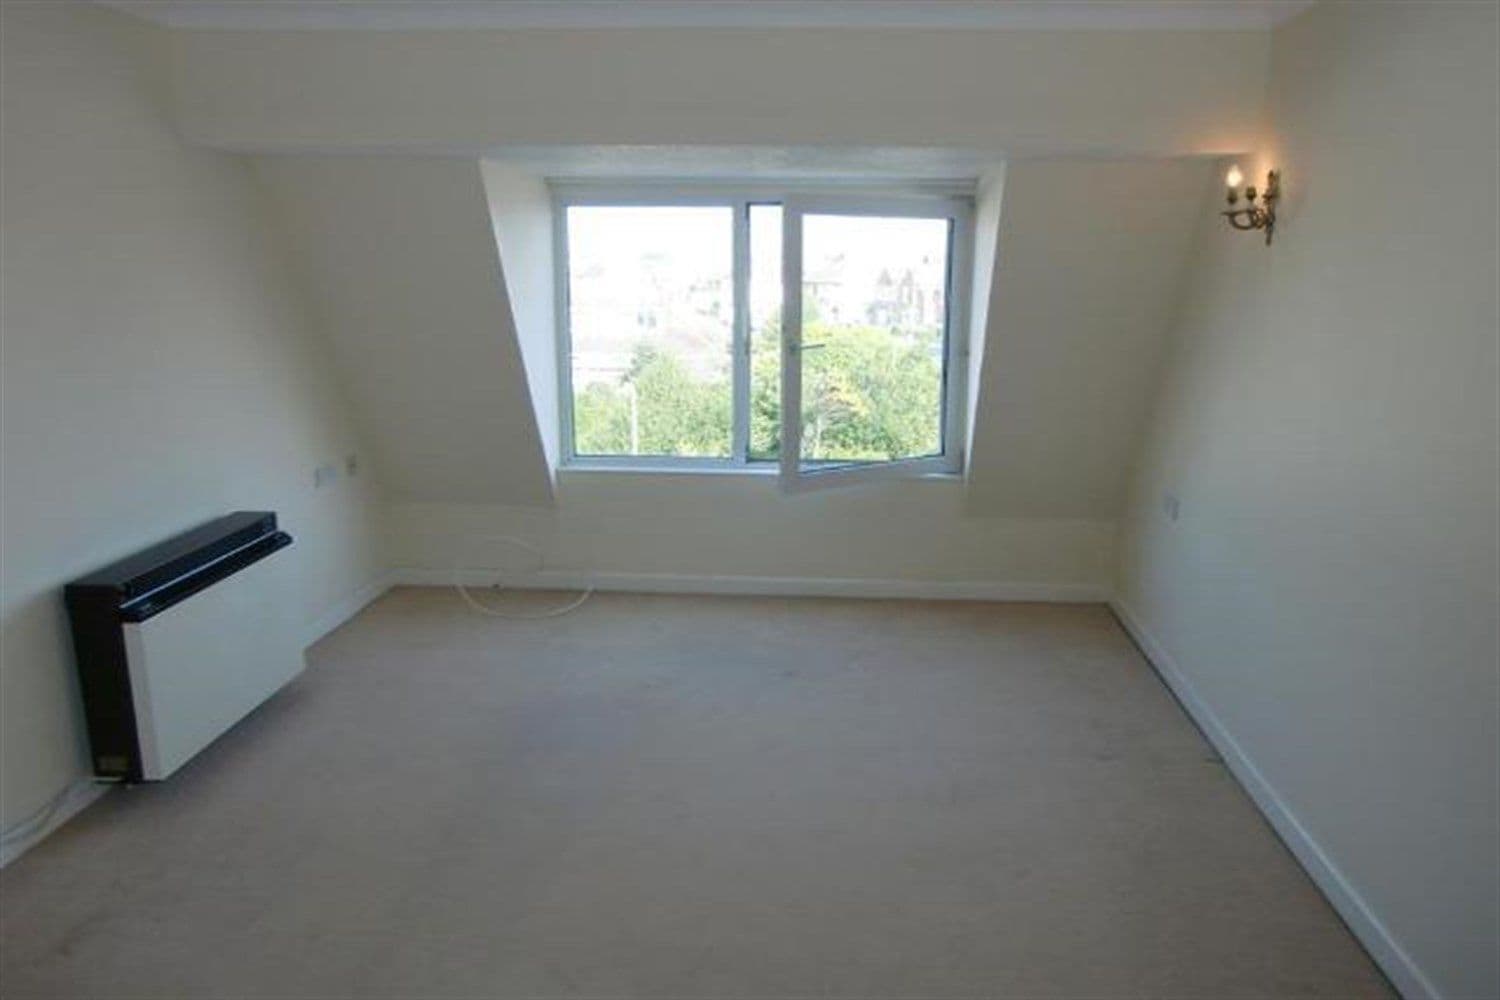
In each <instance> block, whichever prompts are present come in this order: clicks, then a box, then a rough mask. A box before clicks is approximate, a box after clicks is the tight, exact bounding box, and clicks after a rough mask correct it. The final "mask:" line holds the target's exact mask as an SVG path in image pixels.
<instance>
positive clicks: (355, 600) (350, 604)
mask: <svg viewBox="0 0 1500 1000" xmlns="http://www.w3.org/2000/svg"><path fill="white" fill-rule="evenodd" d="M395 583H396V578H395V574H393V573H381V574H380V575H379V576H377V577H376V578H375V579H373V580H371V581H370V582H369V583H367V584H365V585H364V586H363V587H360V588H359V589H358V590H356V591H355V592H354V593H352V594H350V595H349V596H348V597H346V598H344V599H343V600H342V601H339V602H338V603H336V604H334V605H333V606H332V607H330V608H328V609H327V610H326V611H324V612H323V613H322V614H321V615H319V616H318V617H317V618H315V619H313V621H312V623H311V624H309V625H308V626H307V631H306V632H305V633H304V637H303V640H302V645H303V647H304V648H306V647H307V646H311V645H312V644H313V643H315V642H317V641H318V640H319V639H321V638H323V637H324V636H325V635H327V634H328V633H330V632H332V631H333V630H334V629H336V628H338V627H339V626H340V625H342V624H344V623H345V622H346V621H348V620H349V619H351V618H353V617H354V616H355V615H357V614H359V613H360V612H361V611H363V610H364V609H365V608H366V607H368V606H369V605H370V604H372V603H374V601H375V600H376V599H377V598H379V597H380V596H381V595H382V594H384V593H385V592H386V591H387V590H390V589H391V587H393V586H395Z"/></svg>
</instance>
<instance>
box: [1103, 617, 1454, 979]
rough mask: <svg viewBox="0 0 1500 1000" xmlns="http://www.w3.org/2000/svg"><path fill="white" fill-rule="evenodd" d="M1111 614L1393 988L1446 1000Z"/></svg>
mask: <svg viewBox="0 0 1500 1000" xmlns="http://www.w3.org/2000/svg"><path fill="white" fill-rule="evenodd" d="M1109 606H1110V608H1111V609H1112V610H1113V611H1114V613H1115V616H1116V617H1117V618H1118V619H1119V620H1120V624H1121V625H1123V626H1124V627H1125V631H1127V632H1128V633H1130V636H1131V638H1133V639H1134V640H1135V642H1136V645H1138V646H1139V647H1140V648H1141V651H1142V652H1143V653H1144V654H1145V655H1146V660H1147V662H1149V663H1150V664H1151V666H1152V667H1153V668H1154V669H1155V670H1156V673H1157V675H1158V676H1160V677H1161V679H1162V682H1163V683H1164V684H1166V685H1167V687H1168V688H1170V689H1171V691H1172V693H1173V694H1174V695H1176V697H1177V700H1178V702H1179V703H1181V705H1182V707H1183V708H1184V709H1185V710H1186V711H1187V713H1188V715H1190V716H1191V717H1192V719H1193V721H1194V722H1195V723H1197V725H1198V728H1199V729H1200V730H1202V731H1203V735H1204V736H1206V737H1207V738H1208V741H1209V742H1210V743H1212V744H1213V745H1214V749H1215V750H1217V751H1218V752H1219V755H1220V756H1221V757H1223V758H1224V763H1225V764H1227V765H1228V766H1229V770H1230V772H1231V773H1232V774H1233V775H1234V776H1235V778H1236V779H1237V780H1238V781H1239V783H1240V785H1241V786H1242V787H1243V788H1244V789H1245V792H1246V793H1247V794H1248V795H1249V796H1250V798H1251V800H1252V801H1253V802H1254V803H1255V805H1256V807H1257V808H1258V809H1260V811H1261V814H1262V815H1263V816H1265V818H1266V821H1267V822H1269V823H1270V824H1271V827H1272V829H1274V830H1275V831H1276V833H1277V835H1278V836H1279V837H1280V838H1281V840H1282V842H1283V843H1284V844H1286V846H1287V849H1288V850H1290V851H1291V852H1292V854H1293V856H1294V857H1296V859H1297V861H1298V862H1299V863H1300V864H1301V865H1302V867H1303V869H1304V870H1306V872H1307V874H1308V875H1309V876H1310V877H1311V878H1312V880H1313V883H1314V884H1315V885H1317V887H1318V888H1319V889H1320V890H1321V891H1322V893H1323V895H1324V896H1325V897H1327V899H1328V901H1329V903H1331V904H1332V905H1333V908H1334V909H1335V910H1337V911H1338V914H1339V916H1340V917H1342V918H1343V920H1344V923H1345V924H1347V925H1348V926H1349V929H1350V930H1351V931H1352V932H1353V933H1354V936H1355V937H1357V938H1359V940H1360V943H1361V944H1363V945H1364V946H1365V950H1366V951H1368V952H1369V953H1370V957H1371V958H1373V959H1374V960H1375V962H1376V964H1378V965H1379V966H1380V968H1381V971H1383V972H1384V973H1385V974H1386V976H1387V977H1388V978H1389V979H1390V981H1391V983H1392V984H1393V985H1394V986H1395V987H1396V989H1398V990H1399V991H1400V992H1401V995H1402V996H1403V997H1405V998H1406V1000H1440V998H1441V996H1442V994H1440V993H1439V992H1438V990H1437V989H1436V987H1434V986H1433V984H1432V981H1431V980H1430V979H1428V978H1427V976H1426V975H1425V974H1424V973H1423V972H1422V970H1421V969H1420V968H1419V967H1418V966H1417V963H1416V962H1415V961H1413V959H1412V957H1411V955H1409V954H1408V953H1407V952H1406V949H1404V948H1402V947H1401V945H1400V943H1399V942H1397V941H1396V939H1395V938H1394V937H1392V936H1391V932H1390V930H1389V929H1387V928H1386V926H1385V924H1383V923H1381V921H1380V918H1379V917H1377V916H1375V914H1374V913H1373V912H1372V911H1371V910H1370V907H1369V905H1368V904H1367V903H1366V902H1365V901H1364V898H1363V897H1362V896H1361V895H1360V894H1359V890H1357V889H1356V888H1355V887H1354V886H1353V885H1352V884H1350V882H1349V880H1348V879H1347V878H1346V877H1345V876H1344V873H1343V872H1341V871H1340V870H1339V868H1338V866H1337V865H1336V864H1334V862H1333V859H1332V858H1330V857H1329V856H1328V854H1327V853H1326V852H1325V851H1324V850H1323V848H1322V845H1320V844H1319V843H1318V842H1317V841H1316V840H1314V839H1313V837H1312V835H1311V834H1310V833H1308V832H1307V828H1306V827H1304V826H1303V825H1302V823H1301V822H1300V821H1299V820H1298V819H1297V817H1296V815H1295V814H1294V813H1293V812H1292V811H1291V809H1290V808H1289V807H1288V806H1287V804H1286V803H1285V802H1284V801H1282V798H1281V796H1280V795H1278V794H1277V792H1276V790H1275V789H1274V788H1272V787H1271V785H1270V784H1269V783H1268V782H1267V781H1266V778H1265V776H1264V775H1263V774H1261V772H1260V769H1259V768H1257V767H1256V766H1255V762H1254V761H1253V760H1251V759H1250V757H1249V756H1248V755H1247V754H1246V753H1245V751H1244V750H1243V749H1242V748H1241V747H1240V745H1239V743H1237V742H1236V741H1235V739H1234V737H1233V736H1232V735H1230V733H1229V730H1228V729H1226V728H1225V726H1224V723H1223V722H1222V721H1221V720H1220V719H1219V717H1218V715H1216V714H1215V713H1214V710H1213V709H1212V708H1210V707H1209V705H1208V703H1207V702H1205V701H1203V699H1201V698H1200V697H1198V693H1197V692H1196V691H1195V690H1194V689H1193V685H1192V683H1191V682H1189V681H1188V679H1187V675H1186V674H1184V673H1183V672H1182V670H1181V669H1180V668H1178V666H1177V663H1176V661H1174V660H1173V659H1172V657H1171V655H1170V654H1169V653H1168V652H1167V651H1166V649H1164V648H1163V647H1162V645H1161V644H1160V643H1159V642H1157V641H1156V639H1155V638H1154V637H1153V636H1152V635H1151V633H1150V632H1148V631H1147V630H1146V627H1145V626H1144V625H1142V624H1141V621H1140V619H1139V618H1138V617H1137V616H1136V615H1135V614H1134V613H1133V612H1132V611H1131V610H1130V608H1129V606H1127V605H1126V604H1125V603H1124V602H1122V601H1121V600H1120V599H1119V598H1118V597H1116V598H1113V599H1112V600H1111V601H1110V602H1109Z"/></svg>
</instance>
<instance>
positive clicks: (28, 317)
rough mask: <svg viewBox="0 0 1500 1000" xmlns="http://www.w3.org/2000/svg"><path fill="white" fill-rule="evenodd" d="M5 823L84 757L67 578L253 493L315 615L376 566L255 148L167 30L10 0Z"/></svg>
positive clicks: (75, 772) (337, 403)
mask: <svg viewBox="0 0 1500 1000" xmlns="http://www.w3.org/2000/svg"><path fill="white" fill-rule="evenodd" d="M0 17H3V22H0V24H3V88H0V89H3V134H0V214H3V227H0V239H3V283H4V301H3V307H0V351H3V360H4V365H3V391H0V434H3V444H0V458H3V466H0V472H3V475H0V536H3V548H4V560H3V597H0V617H3V640H0V642H3V647H0V648H3V663H0V695H3V697H0V741H3V742H0V826H3V827H5V828H10V827H13V826H14V825H15V824H17V823H18V822H20V821H23V820H25V819H26V818H28V817H29V816H31V815H32V814H33V813H34V812H35V811H36V810H37V809H38V808H39V807H40V806H41V805H42V804H43V803H45V802H46V801H48V800H49V799H50V798H51V797H52V796H54V795H55V794H57V793H58V792H60V791H61V790H62V789H64V788H65V787H67V786H68V785H69V784H70V782H72V781H74V780H75V779H77V778H79V777H80V776H82V775H84V774H85V773H87V759H88V758H87V756H86V740H85V735H84V730H83V728H82V724H81V722H82V720H81V710H80V707H79V704H78V700H77V695H76V686H75V681H74V666H73V660H72V651H71V647H70V643H69V640H68V635H67V629H66V623H65V616H64V612H63V608H62V601H61V593H60V589H59V588H60V587H61V585H62V584H63V583H64V582H65V581H67V580H68V579H70V578H71V577H73V576H75V575H78V574H80V573H82V572H85V571H87V570H90V569H93V568H96V567H97V566H99V565H100V564H102V563H105V562H108V561H110V560H112V559H114V558H117V557H120V556H123V555H126V554H128V553H129V552H130V551H132V550H134V549H136V548H138V547H140V546H142V545H145V544H148V543H151V542H154V541H157V540H159V539H161V538H162V537H165V536H167V535H170V534H173V533H175V532H177V531H180V530H182V529H184V528H187V527H191V526H193V525H194V524H196V523H199V522H201V521H204V520H207V519H209V518H211V517H214V516H217V515H219V514H223V513H226V512H228V511H230V510H234V509H237V508H250V509H255V508H265V509H272V510H276V511H278V512H279V513H280V514H281V516H282V520H283V523H284V524H285V526H286V527H287V528H288V529H289V530H290V531H291V533H292V534H293V535H294V536H295V537H296V544H295V545H294V546H293V547H292V548H291V549H290V550H288V552H287V553H286V558H289V559H292V560H295V561H296V564H297V577H298V580H299V586H298V588H297V590H296V592H295V593H292V594H288V595H287V598H288V600H291V601H295V602H296V604H297V605H298V607H299V608H301V609H303V610H304V613H305V615H306V621H307V622H308V624H309V626H310V627H311V626H312V625H313V624H314V623H315V622H316V621H318V620H319V619H320V617H321V616H323V615H324V614H325V613H326V612H329V611H330V610H331V609H334V608H335V607H336V606H337V605H338V604H339V603H340V602H342V601H345V600H347V599H348V598H349V597H350V596H351V595H352V594H353V593H354V592H355V591H356V590H358V589H359V588H360V587H361V586H362V585H364V584H366V583H367V582H368V581H369V580H370V579H371V578H372V577H373V576H374V575H375V574H377V572H378V571H379V570H378V559H377V556H376V553H375V546H374V544H373V534H372V531H371V528H372V525H373V522H374V520H375V516H374V512H373V510H372V505H371V504H370V503H369V500H368V488H367V485H366V479H365V477H364V476H361V477H357V478H355V479H352V480H349V479H344V478H342V477H341V478H340V479H339V480H338V482H337V483H336V484H334V485H332V486H329V487H325V488H324V489H322V490H319V491H317V492H316V493H315V492H314V491H313V486H312V473H313V469H314V467H316V466H317V465H318V464H320V463H324V462H336V463H340V466H341V465H342V460H343V457H344V456H345V455H346V454H349V453H351V452H356V451H357V450H358V442H357V441H356V437H355V435H354V433H353V431H352V430H351V428H350V425H349V422H348V420H347V419H346V417H345V410H344V407H343V405H342V403H341V397H340V389H339V386H338V384H337V383H336V381H335V380H334V379H333V378H332V377H331V376H330V373H329V371H330V370H329V366H328V363H327V359H326V358H325V356H324V353H323V351H322V350H321V349H320V347H319V346H318V344H317V343H316V342H315V340H314V338H313V337H311V336H310V335H309V330H308V327H307V325H306V323H305V321H304V317H303V315H302V313H301V311H300V307H299V302H298V300H297V298H296V295H295V293H294V289H293V287H292V285H291V283H290V282H289V280H288V276H287V274H286V273H284V272H283V270H282V269H281V267H280V264H279V256H278V248H277V247H276V246H275V237H274V234H273V233H271V232H269V231H268V230H267V228H266V226H265V225H264V223H263V219H264V216H265V213H264V210H263V202H262V199H261V196H260V194H259V192H258V191H257V189H256V187H255V185H254V183H253V178H252V176H251V174H250V172H249V171H248V169H247V168H246V166H245V165H244V164H243V163H242V162H240V161H238V160H236V159H234V158H232V157H228V156H225V155H223V154H220V153H212V152H205V151H201V150H191V149H188V148H186V147H184V146H183V145H181V144H180V143H179V142H178V140H177V139H176V138H175V137H174V135H173V133H172V130H171V127H170V124H169V122H168V120H167V118H166V117H165V114H164V113H163V112H162V111H161V110H160V106H159V100H160V98H161V97H162V96H163V95H162V93H161V89H160V85H161V80H160V79H159V78H158V77H157V76H156V75H155V74H154V71H153V66H154V65H155V62H154V60H156V59H157V58H158V57H159V56H160V55H161V53H159V52H158V51H157V50H156V46H157V45H158V44H159V39H158V38H157V36H156V34H155V33H154V32H155V29H148V28H145V27H143V26H141V25H139V24H138V23H136V22H134V21H132V20H131V19H128V18H123V17H120V16H118V15H115V14H109V13H105V12H102V11H98V10H95V9H92V8H89V7H83V6H76V5H69V4H61V3H50V2H49V3H35V4H24V3H5V4H3V5H0Z"/></svg>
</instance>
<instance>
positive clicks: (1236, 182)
mask: <svg viewBox="0 0 1500 1000" xmlns="http://www.w3.org/2000/svg"><path fill="white" fill-rule="evenodd" d="M1224 183H1225V184H1228V185H1229V186H1230V187H1232V188H1237V187H1239V186H1240V185H1241V184H1243V183H1245V175H1244V174H1242V173H1240V168H1239V165H1238V164H1236V165H1235V166H1232V167H1230V168H1229V173H1227V174H1225V175H1224Z"/></svg>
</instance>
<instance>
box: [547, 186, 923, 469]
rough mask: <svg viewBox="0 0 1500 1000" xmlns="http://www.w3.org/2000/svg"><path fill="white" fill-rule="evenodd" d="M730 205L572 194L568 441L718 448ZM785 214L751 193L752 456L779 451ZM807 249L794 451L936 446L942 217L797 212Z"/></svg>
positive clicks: (728, 445) (676, 450)
mask: <svg viewBox="0 0 1500 1000" xmlns="http://www.w3.org/2000/svg"><path fill="white" fill-rule="evenodd" d="M731 213H732V209H730V208H728V207H724V206H649V207H636V206H593V205H588V206H580V205H574V206H570V207H569V209H568V218H567V227H568V229H567V233H568V281H569V313H570V339H571V347H572V356H571V374H572V382H573V429H574V450H575V453H576V454H578V455H581V456H658V457H662V456H670V457H698V458H728V457H730V456H731V454H732V447H733V438H734V434H733V426H734V365H733V339H734V338H733V316H734V280H733V264H732V256H733V232H732V230H733V218H732V214H731ZM781 216H782V212H781V208H780V206H778V205H770V204H762V205H752V206H751V207H750V220H749V222H750V281H749V287H748V289H747V296H748V303H747V304H748V306H749V334H750V354H749V358H748V362H749V398H748V401H747V402H748V411H749V413H748V426H749V441H748V448H747V451H748V457H749V458H750V459H751V460H752V461H754V460H761V461H774V460H776V459H777V457H778V454H779V451H780V434H781V378H782V367H781V327H782V322H781V309H782V303H781V266H782V262H781V249H782V248H781V225H782V218H781ZM803 254H804V262H805V263H804V268H803V316H802V321H803V322H802V327H803V329H802V341H803V343H804V345H806V349H805V350H804V352H803V354H802V362H803V372H802V387H803V405H802V428H803V433H802V442H803V444H802V452H803V457H804V459H805V460H807V461H812V462H851V461H885V460H891V459H898V458H912V457H919V456H928V455H935V454H939V453H941V451H942V411H943V355H944V349H945V344H944V326H945V317H946V295H947V266H948V259H947V255H948V223H947V221H946V220H944V219H887V218H866V217H858V216H814V215H809V216H806V217H805V225H804V230H803Z"/></svg>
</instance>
